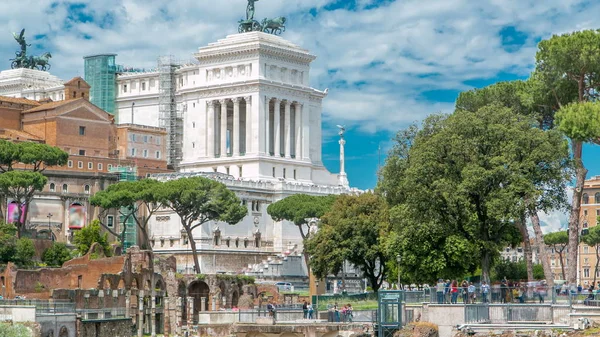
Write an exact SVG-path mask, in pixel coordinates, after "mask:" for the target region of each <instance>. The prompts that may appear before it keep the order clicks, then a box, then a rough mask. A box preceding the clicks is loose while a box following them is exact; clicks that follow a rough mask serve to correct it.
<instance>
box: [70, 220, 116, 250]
mask: <svg viewBox="0 0 600 337" xmlns="http://www.w3.org/2000/svg"><path fill="white" fill-rule="evenodd" d="M96 242H97V243H98V244H99V245H100V246H101V247H102V249H103V250H104V254H105V255H106V256H110V255H111V249H110V244H109V243H108V234H107V233H102V229H101V228H100V222H99V221H98V220H94V221H92V222H91V223H90V224H88V225H87V226H85V227H83V228H82V229H80V230H78V231H77V232H75V235H74V236H73V244H75V247H77V252H78V253H79V254H80V255H85V254H87V253H88V252H89V250H90V248H91V247H92V244H94V243H96Z"/></svg>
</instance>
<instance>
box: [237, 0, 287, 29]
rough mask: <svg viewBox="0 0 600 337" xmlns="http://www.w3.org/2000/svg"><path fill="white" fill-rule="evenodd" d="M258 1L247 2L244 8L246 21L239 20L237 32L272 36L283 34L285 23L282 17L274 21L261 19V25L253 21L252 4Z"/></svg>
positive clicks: (253, 10) (253, 11) (250, 0)
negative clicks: (260, 33)
mask: <svg viewBox="0 0 600 337" xmlns="http://www.w3.org/2000/svg"><path fill="white" fill-rule="evenodd" d="M257 1H258V0H248V5H247V6H246V20H240V21H239V22H238V32H239V33H246V32H265V33H270V34H273V35H279V34H281V33H283V32H285V21H286V19H285V18H284V17H278V18H275V19H267V18H265V19H263V21H262V23H260V22H258V21H256V20H254V13H255V6H254V4H255V3H256V2H257Z"/></svg>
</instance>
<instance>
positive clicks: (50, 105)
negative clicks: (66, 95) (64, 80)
mask: <svg viewBox="0 0 600 337" xmlns="http://www.w3.org/2000/svg"><path fill="white" fill-rule="evenodd" d="M80 100H83V98H76V99H69V100H65V101H56V102H50V103H46V104H42V105H40V106H38V107H35V108H31V109H29V110H25V111H23V113H29V112H38V111H46V110H52V109H56V108H58V107H60V106H63V105H67V104H70V103H73V102H75V101H80Z"/></svg>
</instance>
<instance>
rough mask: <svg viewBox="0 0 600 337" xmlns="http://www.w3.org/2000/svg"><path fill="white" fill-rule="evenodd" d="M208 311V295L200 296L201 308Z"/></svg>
mask: <svg viewBox="0 0 600 337" xmlns="http://www.w3.org/2000/svg"><path fill="white" fill-rule="evenodd" d="M199 311H206V297H200V310H199Z"/></svg>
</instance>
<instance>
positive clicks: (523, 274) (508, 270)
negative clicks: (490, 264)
mask: <svg viewBox="0 0 600 337" xmlns="http://www.w3.org/2000/svg"><path fill="white" fill-rule="evenodd" d="M504 277H506V278H507V279H509V280H515V281H517V280H527V264H526V262H525V261H523V260H521V261H519V262H511V261H500V262H498V263H497V264H496V265H495V266H494V269H493V270H492V275H491V278H492V281H500V280H502V278H504ZM533 278H534V279H536V280H541V279H543V278H544V269H543V268H542V265H541V264H534V265H533Z"/></svg>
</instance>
